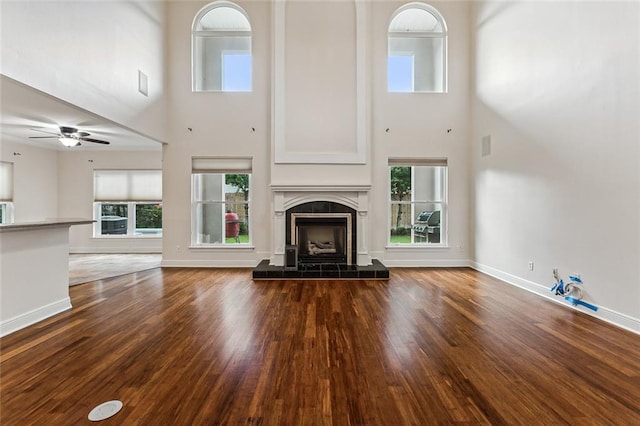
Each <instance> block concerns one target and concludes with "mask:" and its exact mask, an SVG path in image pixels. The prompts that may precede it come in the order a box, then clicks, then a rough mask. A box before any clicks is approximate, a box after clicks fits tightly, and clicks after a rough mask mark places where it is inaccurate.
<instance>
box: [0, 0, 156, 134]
mask: <svg viewBox="0 0 640 426" xmlns="http://www.w3.org/2000/svg"><path fill="white" fill-rule="evenodd" d="M0 12H1V13H0V19H1V26H0V27H1V37H0V40H1V41H0V43H1V46H2V50H1V54H2V62H1V64H0V72H2V74H5V75H7V76H9V77H11V78H13V79H15V80H18V81H20V82H22V83H25V84H27V85H29V86H32V87H35V88H36V89H39V90H42V91H44V92H46V93H49V94H51V95H53V96H56V97H58V98H60V99H63V100H65V101H67V102H70V103H72V104H75V105H77V106H79V107H81V108H84V109H86V110H88V111H91V112H93V113H95V114H98V115H100V116H103V117H106V118H108V119H110V120H112V121H115V122H117V123H119V124H122V125H124V126H127V127H129V128H131V129H134V130H137V131H139V132H141V133H144V134H146V135H149V136H151V137H155V138H156V139H158V140H164V139H165V133H166V128H165V126H166V120H165V107H166V105H165V92H166V90H165V86H166V84H165V79H166V77H165V62H164V59H165V54H164V50H165V38H164V27H165V2H154V1H84V2H80V1H69V2H58V1H3V2H0ZM138 70H141V71H142V72H144V73H145V74H146V75H147V76H148V84H149V96H148V97H145V96H144V95H142V94H141V93H139V92H138Z"/></svg>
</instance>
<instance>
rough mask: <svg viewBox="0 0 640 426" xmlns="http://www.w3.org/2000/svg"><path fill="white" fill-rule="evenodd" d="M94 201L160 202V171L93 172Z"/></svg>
mask: <svg viewBox="0 0 640 426" xmlns="http://www.w3.org/2000/svg"><path fill="white" fill-rule="evenodd" d="M93 173H94V200H95V201H162V171H161V170H94V172H93Z"/></svg>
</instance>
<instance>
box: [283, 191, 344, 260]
mask: <svg viewBox="0 0 640 426" xmlns="http://www.w3.org/2000/svg"><path fill="white" fill-rule="evenodd" d="M355 219H356V212H355V210H354V209H352V208H350V207H348V206H345V205H342V204H339V203H334V202H325V201H314V202H309V203H304V204H300V205H297V206H295V207H292V208H290V209H289V210H287V212H286V221H287V226H286V241H287V244H290V245H293V246H296V247H297V250H298V263H299V264H302V265H309V264H328V263H336V264H343V265H352V264H353V263H354V259H355V258H356V253H357V247H356V241H357V238H356V229H357V226H356V223H355Z"/></svg>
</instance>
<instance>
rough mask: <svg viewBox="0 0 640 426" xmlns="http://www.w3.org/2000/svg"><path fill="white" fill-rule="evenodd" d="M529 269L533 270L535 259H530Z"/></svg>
mask: <svg viewBox="0 0 640 426" xmlns="http://www.w3.org/2000/svg"><path fill="white" fill-rule="evenodd" d="M529 270H530V271H533V260H530V261H529Z"/></svg>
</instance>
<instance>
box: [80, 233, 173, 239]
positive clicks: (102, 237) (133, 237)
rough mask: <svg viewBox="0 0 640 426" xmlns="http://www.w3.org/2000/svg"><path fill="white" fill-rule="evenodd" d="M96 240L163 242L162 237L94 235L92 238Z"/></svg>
mask: <svg viewBox="0 0 640 426" xmlns="http://www.w3.org/2000/svg"><path fill="white" fill-rule="evenodd" d="M91 238H92V239H94V240H122V239H130V240H148V239H156V240H161V239H162V235H116V234H114V235H94V236H93V237H91Z"/></svg>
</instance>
